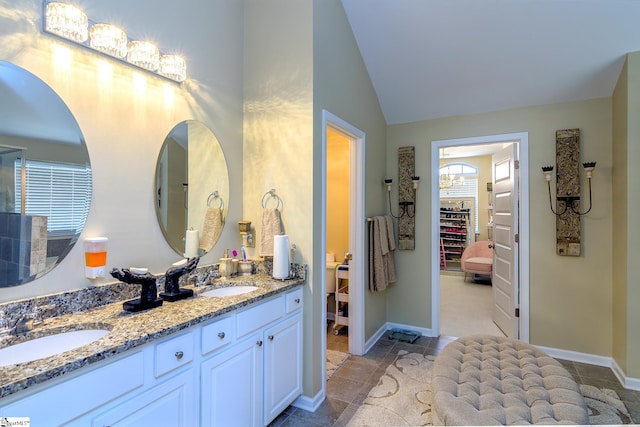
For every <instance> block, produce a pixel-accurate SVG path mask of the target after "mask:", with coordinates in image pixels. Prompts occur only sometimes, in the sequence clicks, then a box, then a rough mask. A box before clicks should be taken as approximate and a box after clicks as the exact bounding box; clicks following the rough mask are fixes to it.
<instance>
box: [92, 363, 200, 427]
mask: <svg viewBox="0 0 640 427" xmlns="http://www.w3.org/2000/svg"><path fill="white" fill-rule="evenodd" d="M194 399H195V393H194V379H193V371H192V370H191V369H189V370H187V371H185V372H183V373H181V374H180V375H177V376H175V377H173V378H171V379H169V380H167V381H165V382H163V383H162V384H160V385H158V386H156V387H154V388H152V389H151V390H147V391H145V392H144V393H142V394H140V395H138V396H134V397H132V398H130V399H127V400H126V401H125V402H124V403H122V404H120V405H117V406H115V407H113V408H111V409H109V410H108V411H107V412H103V413H101V414H100V415H98V416H97V417H95V418H94V420H93V423H92V425H93V427H103V426H111V427H116V426H117V427H124V426H132V427H134V426H135V427H146V426H149V427H157V426H175V427H191V426H193V425H195V412H196V411H195V405H194V403H193V402H194Z"/></svg>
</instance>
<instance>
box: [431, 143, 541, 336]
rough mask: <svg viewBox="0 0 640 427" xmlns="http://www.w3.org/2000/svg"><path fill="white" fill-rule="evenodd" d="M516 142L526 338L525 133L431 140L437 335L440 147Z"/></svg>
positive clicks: (436, 326)
mask: <svg viewBox="0 0 640 427" xmlns="http://www.w3.org/2000/svg"><path fill="white" fill-rule="evenodd" d="M500 142H516V143H517V145H518V159H519V160H520V230H519V234H520V243H519V247H520V251H519V259H520V304H519V307H520V328H519V332H520V337H519V338H520V340H521V341H524V342H529V134H528V132H520V133H511V134H502V135H487V136H479V137H472V138H460V139H447V140H440V141H432V142H431V212H432V215H431V248H432V250H431V331H432V334H433V335H434V336H438V335H440V251H439V249H438V248H439V241H440V219H439V217H438V215H435V214H434V212H437V211H438V209H439V202H440V198H439V195H440V188H439V182H440V181H439V178H440V173H439V172H440V155H439V153H440V149H441V148H443V147H454V146H459V145H475V144H489V143H500Z"/></svg>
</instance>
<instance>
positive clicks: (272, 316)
mask: <svg viewBox="0 0 640 427" xmlns="http://www.w3.org/2000/svg"><path fill="white" fill-rule="evenodd" d="M284 307H285V301H284V296H280V297H277V298H275V299H272V300H270V301H267V302H263V303H262V304H260V305H258V306H257V307H253V308H250V309H248V310H245V311H243V312H241V313H238V315H237V323H236V326H237V332H238V338H240V337H243V336H245V335H247V334H249V333H251V332H253V331H256V330H258V329H260V328H261V327H263V326H265V325H268V324H269V323H271V322H273V321H274V320H278V319H280V318H281V317H282V316H284Z"/></svg>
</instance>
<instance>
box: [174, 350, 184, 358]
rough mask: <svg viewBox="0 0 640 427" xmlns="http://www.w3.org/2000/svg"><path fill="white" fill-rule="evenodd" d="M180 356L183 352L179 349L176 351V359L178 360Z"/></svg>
mask: <svg viewBox="0 0 640 427" xmlns="http://www.w3.org/2000/svg"><path fill="white" fill-rule="evenodd" d="M182 356H184V353H183V352H181V351H176V359H178V360H180V359H182Z"/></svg>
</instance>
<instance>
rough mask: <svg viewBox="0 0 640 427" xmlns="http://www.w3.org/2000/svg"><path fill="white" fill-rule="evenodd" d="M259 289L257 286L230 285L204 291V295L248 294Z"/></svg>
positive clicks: (229, 295) (228, 295)
mask: <svg viewBox="0 0 640 427" xmlns="http://www.w3.org/2000/svg"><path fill="white" fill-rule="evenodd" d="M256 289H258V287H257V286H249V285H246V286H228V287H226V288H218V289H212V290H210V291H207V292H203V293H202V296H203V297H232V296H236V295H242V294H247V293H249V292H253V291H255V290H256Z"/></svg>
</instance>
